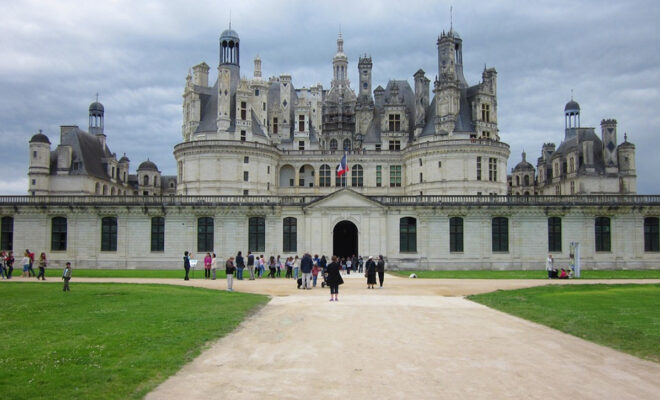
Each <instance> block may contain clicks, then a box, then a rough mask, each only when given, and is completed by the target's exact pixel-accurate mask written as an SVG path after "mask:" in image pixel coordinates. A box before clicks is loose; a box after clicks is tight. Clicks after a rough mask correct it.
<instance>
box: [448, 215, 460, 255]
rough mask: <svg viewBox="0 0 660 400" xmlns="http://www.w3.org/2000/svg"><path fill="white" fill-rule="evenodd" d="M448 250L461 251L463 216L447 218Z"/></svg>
mask: <svg viewBox="0 0 660 400" xmlns="http://www.w3.org/2000/svg"><path fill="white" fill-rule="evenodd" d="M449 251H451V252H462V251H463V218H461V217H452V218H449Z"/></svg>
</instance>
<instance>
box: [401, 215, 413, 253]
mask: <svg viewBox="0 0 660 400" xmlns="http://www.w3.org/2000/svg"><path fill="white" fill-rule="evenodd" d="M399 251H400V252H401V253H416V252H417V220H416V219H415V218H412V217H403V218H401V219H400V220H399Z"/></svg>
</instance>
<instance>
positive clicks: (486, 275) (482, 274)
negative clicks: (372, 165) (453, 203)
mask: <svg viewBox="0 0 660 400" xmlns="http://www.w3.org/2000/svg"><path fill="white" fill-rule="evenodd" d="M388 272H389V273H391V274H394V275H398V276H403V277H406V278H407V277H408V276H410V274H412V273H415V274H417V277H418V278H422V279H443V278H444V279H548V273H547V272H546V271H545V270H537V271H529V270H526V271H522V270H517V271H493V270H470V271H463V270H450V271H388ZM580 279H660V269H628V270H622V269H620V270H586V271H584V270H583V271H582V276H581V278H580Z"/></svg>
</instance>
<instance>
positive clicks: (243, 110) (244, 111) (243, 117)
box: [241, 101, 247, 121]
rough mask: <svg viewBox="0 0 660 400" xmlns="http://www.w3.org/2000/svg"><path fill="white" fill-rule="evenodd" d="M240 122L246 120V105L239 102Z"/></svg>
mask: <svg viewBox="0 0 660 400" xmlns="http://www.w3.org/2000/svg"><path fill="white" fill-rule="evenodd" d="M241 120H242V121H245V120H247V103H246V102H244V101H241Z"/></svg>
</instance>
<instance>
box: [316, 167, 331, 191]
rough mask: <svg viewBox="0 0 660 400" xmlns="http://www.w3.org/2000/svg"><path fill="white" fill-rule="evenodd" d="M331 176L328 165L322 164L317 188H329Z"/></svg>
mask: <svg viewBox="0 0 660 400" xmlns="http://www.w3.org/2000/svg"><path fill="white" fill-rule="evenodd" d="M331 175H332V174H331V173H330V166H329V165H328V164H323V165H321V169H320V170H319V186H321V187H330V185H331V182H330V176H331Z"/></svg>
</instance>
